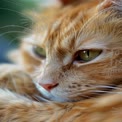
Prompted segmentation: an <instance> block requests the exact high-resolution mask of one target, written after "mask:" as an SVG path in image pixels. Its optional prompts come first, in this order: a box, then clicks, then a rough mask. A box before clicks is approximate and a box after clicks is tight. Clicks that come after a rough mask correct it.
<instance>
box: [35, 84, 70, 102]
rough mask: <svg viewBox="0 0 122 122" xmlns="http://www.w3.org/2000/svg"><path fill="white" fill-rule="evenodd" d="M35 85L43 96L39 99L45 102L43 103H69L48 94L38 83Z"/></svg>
mask: <svg viewBox="0 0 122 122" xmlns="http://www.w3.org/2000/svg"><path fill="white" fill-rule="evenodd" d="M35 85H36V88H37V90H38V91H39V92H40V93H41V95H42V96H40V97H39V96H38V99H40V100H43V101H57V102H67V101H68V100H67V99H64V98H61V97H57V96H54V95H52V94H51V93H50V92H48V91H47V90H45V89H44V88H43V87H41V86H40V85H39V84H38V83H36V84H35ZM42 97H43V98H42Z"/></svg>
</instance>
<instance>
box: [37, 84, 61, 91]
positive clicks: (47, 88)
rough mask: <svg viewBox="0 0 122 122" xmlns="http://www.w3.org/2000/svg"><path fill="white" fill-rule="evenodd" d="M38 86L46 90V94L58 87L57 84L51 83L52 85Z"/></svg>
mask: <svg viewBox="0 0 122 122" xmlns="http://www.w3.org/2000/svg"><path fill="white" fill-rule="evenodd" d="M39 85H40V86H42V87H43V88H44V89H46V90H47V91H48V92H50V91H51V90H52V89H53V88H55V87H56V86H58V85H59V84H58V83H52V84H42V83H39Z"/></svg>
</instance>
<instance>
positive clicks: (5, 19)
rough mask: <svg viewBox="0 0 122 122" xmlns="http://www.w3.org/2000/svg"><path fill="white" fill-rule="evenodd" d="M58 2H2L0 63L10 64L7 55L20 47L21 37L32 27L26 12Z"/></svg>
mask: <svg viewBox="0 0 122 122" xmlns="http://www.w3.org/2000/svg"><path fill="white" fill-rule="evenodd" d="M56 1H57V0H0V63H8V62H10V61H9V59H8V58H7V56H6V54H7V52H9V51H10V50H12V49H14V48H17V47H18V46H19V42H20V41H19V40H20V37H21V36H23V35H25V34H27V31H26V30H29V29H30V27H31V25H32V20H31V18H28V17H27V16H26V15H25V14H24V11H33V10H34V11H35V10H38V9H39V10H41V5H42V6H48V5H50V4H53V3H56Z"/></svg>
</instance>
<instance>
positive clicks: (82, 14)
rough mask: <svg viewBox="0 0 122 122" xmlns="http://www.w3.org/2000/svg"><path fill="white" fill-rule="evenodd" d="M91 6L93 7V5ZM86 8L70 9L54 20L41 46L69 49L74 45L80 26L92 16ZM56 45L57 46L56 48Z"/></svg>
mask: <svg viewBox="0 0 122 122" xmlns="http://www.w3.org/2000/svg"><path fill="white" fill-rule="evenodd" d="M92 6H95V4H93V5H92ZM94 12H95V10H94V9H92V12H91V11H89V9H88V10H87V11H86V7H82V8H81V6H78V7H76V8H70V9H69V10H68V11H67V12H66V13H64V14H63V15H62V16H61V17H59V18H56V20H55V21H54V23H53V24H52V25H51V27H50V28H49V30H48V32H47V36H46V39H45V40H44V42H43V44H44V45H46V46H47V47H48V48H49V47H62V48H63V47H64V48H65V49H66V48H69V46H70V47H71V46H72V45H73V44H74V41H75V40H76V38H77V36H78V34H79V32H80V30H81V28H82V26H83V25H84V23H85V22H86V21H87V20H88V19H89V18H90V17H91V16H92V15H93V13H94ZM56 45H57V46H56Z"/></svg>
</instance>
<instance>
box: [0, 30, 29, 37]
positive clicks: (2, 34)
mask: <svg viewBox="0 0 122 122" xmlns="http://www.w3.org/2000/svg"><path fill="white" fill-rule="evenodd" d="M10 33H23V34H28V32H22V31H8V32H5V33H1V34H0V37H1V36H4V35H5V34H10Z"/></svg>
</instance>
